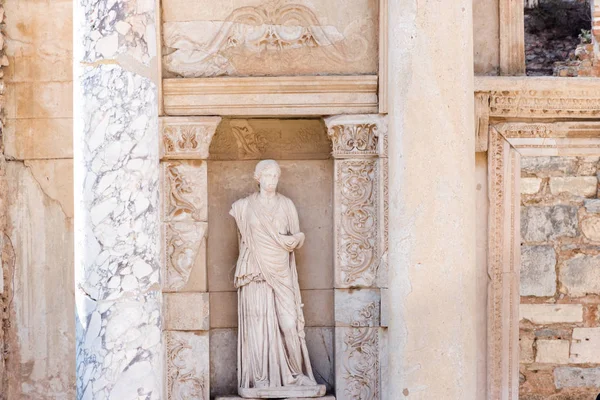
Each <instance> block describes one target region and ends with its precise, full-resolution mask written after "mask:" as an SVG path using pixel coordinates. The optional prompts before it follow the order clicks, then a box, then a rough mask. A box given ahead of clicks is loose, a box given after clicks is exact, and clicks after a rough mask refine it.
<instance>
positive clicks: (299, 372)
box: [230, 193, 316, 388]
mask: <svg viewBox="0 0 600 400" xmlns="http://www.w3.org/2000/svg"><path fill="white" fill-rule="evenodd" d="M230 214H231V215H232V216H233V217H234V218H235V220H236V223H237V226H238V229H239V250H240V253H239V258H238V261H237V265H236V270H235V278H234V283H235V286H236V288H237V289H238V386H239V387H240V388H264V387H278V386H295V385H315V384H316V382H315V379H314V376H313V373H312V368H311V365H310V360H309V357H308V350H307V348H306V341H305V336H304V315H303V312H302V303H301V299H300V288H299V286H298V273H297V271H296V261H295V257H294V252H293V251H294V247H292V246H293V245H292V244H291V241H292V239H291V237H290V236H289V235H293V234H295V233H298V232H300V229H299V223H298V214H297V211H296V208H295V206H294V203H292V201H291V200H290V199H288V198H287V197H285V196H282V195H280V194H276V201H275V205H274V206H273V207H269V208H266V207H264V206H263V205H262V204H261V202H260V200H259V194H258V193H255V194H253V195H250V196H248V197H246V198H243V199H241V200H238V201H236V202H235V203H234V204H233V205H232V208H231V211H230Z"/></svg>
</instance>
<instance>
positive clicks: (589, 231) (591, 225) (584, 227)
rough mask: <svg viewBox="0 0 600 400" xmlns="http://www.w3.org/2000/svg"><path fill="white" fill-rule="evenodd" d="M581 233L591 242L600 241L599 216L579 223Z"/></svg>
mask: <svg viewBox="0 0 600 400" xmlns="http://www.w3.org/2000/svg"><path fill="white" fill-rule="evenodd" d="M581 232H583V234H584V235H585V237H586V238H588V239H590V240H591V241H594V242H598V241H600V216H592V217H589V218H586V219H584V220H583V221H581Z"/></svg>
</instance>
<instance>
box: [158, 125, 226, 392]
mask: <svg viewBox="0 0 600 400" xmlns="http://www.w3.org/2000/svg"><path fill="white" fill-rule="evenodd" d="M220 121H221V118H220V117H163V118H161V124H160V125H161V136H162V140H161V157H162V161H161V174H162V175H161V187H162V190H161V193H162V196H163V197H162V227H163V246H162V251H163V256H162V267H163V292H164V298H165V307H164V320H165V331H164V338H165V346H166V350H165V356H166V371H165V372H166V388H165V389H166V399H167V400H171V399H173V400H175V399H182V398H191V399H197V400H209V398H210V375H209V371H210V369H209V365H210V360H209V325H210V324H209V312H210V307H209V295H208V286H207V271H206V234H207V231H208V204H207V203H208V176H207V174H208V168H207V164H206V159H207V158H208V156H209V153H208V150H209V147H210V143H211V141H212V138H213V136H214V134H215V131H216V129H217V125H218V124H219V122H220Z"/></svg>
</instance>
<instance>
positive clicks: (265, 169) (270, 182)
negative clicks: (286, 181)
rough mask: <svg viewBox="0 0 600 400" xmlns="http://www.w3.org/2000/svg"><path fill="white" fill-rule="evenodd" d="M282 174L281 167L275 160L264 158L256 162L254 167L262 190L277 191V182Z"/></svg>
mask: <svg viewBox="0 0 600 400" xmlns="http://www.w3.org/2000/svg"><path fill="white" fill-rule="evenodd" d="M280 175H281V168H279V164H277V161H275V160H262V161H260V162H259V163H258V164H256V168H255V169H254V179H256V181H257V182H258V184H259V185H260V188H261V189H262V190H265V191H267V192H275V191H277V183H278V182H279V176H280Z"/></svg>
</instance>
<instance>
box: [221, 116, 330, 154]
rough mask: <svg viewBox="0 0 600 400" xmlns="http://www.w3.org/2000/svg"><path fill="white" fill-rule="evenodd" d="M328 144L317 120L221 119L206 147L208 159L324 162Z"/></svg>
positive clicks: (328, 149)
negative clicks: (208, 150) (209, 144)
mask: <svg viewBox="0 0 600 400" xmlns="http://www.w3.org/2000/svg"><path fill="white" fill-rule="evenodd" d="M330 158H331V140H329V138H328V137H327V130H326V128H325V126H324V125H323V121H321V120H318V119H225V120H223V122H222V123H221V124H219V127H218V128H217V133H216V134H215V137H214V139H213V141H212V144H211V146H210V159H211V160H218V161H226V160H231V161H240V160H257V161H258V160H264V159H274V160H327V159H330Z"/></svg>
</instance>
